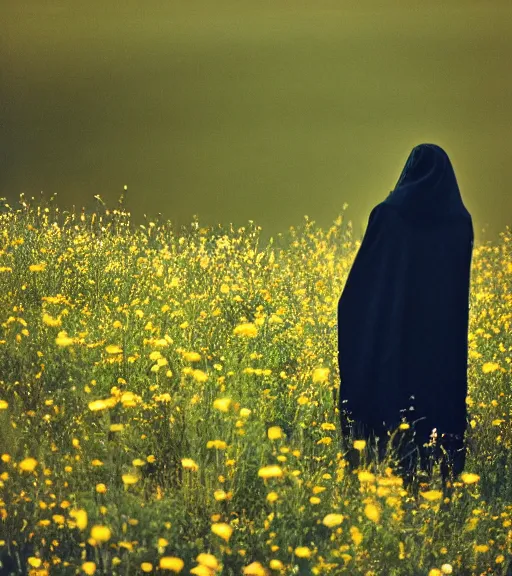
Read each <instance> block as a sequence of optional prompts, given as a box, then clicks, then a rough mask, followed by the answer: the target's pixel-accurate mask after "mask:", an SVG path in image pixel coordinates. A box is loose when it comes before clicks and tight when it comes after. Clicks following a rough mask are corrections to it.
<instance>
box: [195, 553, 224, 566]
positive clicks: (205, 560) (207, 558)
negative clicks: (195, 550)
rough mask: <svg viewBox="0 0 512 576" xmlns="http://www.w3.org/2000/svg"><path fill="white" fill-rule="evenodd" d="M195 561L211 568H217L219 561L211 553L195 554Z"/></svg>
mask: <svg viewBox="0 0 512 576" xmlns="http://www.w3.org/2000/svg"><path fill="white" fill-rule="evenodd" d="M196 561H197V562H199V564H202V565H203V566H206V567H207V568H210V569H211V570H219V568H220V566H219V562H218V560H217V558H215V556H214V555H213V554H206V553H204V552H203V553H201V554H199V555H198V556H197V558H196Z"/></svg>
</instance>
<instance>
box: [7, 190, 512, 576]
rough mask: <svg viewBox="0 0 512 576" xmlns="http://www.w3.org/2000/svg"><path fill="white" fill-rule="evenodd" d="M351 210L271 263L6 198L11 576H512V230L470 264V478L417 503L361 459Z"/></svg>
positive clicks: (217, 231)
mask: <svg viewBox="0 0 512 576" xmlns="http://www.w3.org/2000/svg"><path fill="white" fill-rule="evenodd" d="M345 209H346V206H345V207H344V208H343V212H342V213H341V215H340V216H339V217H338V218H337V219H336V220H335V221H334V222H333V224H332V226H331V227H330V228H328V229H322V228H320V227H318V226H317V225H316V224H315V223H314V222H312V221H310V220H309V219H307V218H305V220H304V221H303V222H302V223H301V224H300V226H297V227H293V228H290V229H289V230H287V231H286V232H283V234H280V235H277V236H276V237H274V239H273V240H271V241H270V242H268V243H266V244H265V245H263V243H262V241H261V239H260V228H259V227H258V226H256V225H255V224H254V223H252V222H249V223H248V225H247V226H246V227H242V228H234V227H232V226H224V227H222V226H220V225H219V226H217V227H209V228H203V227H201V226H200V224H199V223H198V222H197V221H193V222H192V223H191V225H189V226H187V227H184V228H182V229H181V230H176V229H174V228H173V227H172V225H171V224H170V223H169V222H163V221H155V222H150V221H149V220H148V219H146V223H145V224H144V225H140V226H135V225H134V224H133V223H132V222H131V221H130V215H129V213H127V212H126V211H124V210H123V208H122V206H120V207H119V209H116V210H109V209H107V208H105V207H104V206H103V205H101V206H100V205H98V210H96V211H95V212H94V213H84V212H62V211H59V209H58V208H57V207H55V205H54V204H53V201H52V200H50V201H46V202H42V201H41V202H35V201H32V202H30V203H29V202H27V201H26V200H25V199H24V198H23V197H21V198H20V203H19V206H18V207H11V206H9V205H7V204H6V203H5V201H4V203H3V205H2V206H0V238H1V241H0V326H1V328H0V430H1V433H0V458H1V460H0V561H1V563H2V566H1V567H0V574H2V575H3V574H6V575H7V574H29V575H31V576H36V575H37V576H44V575H47V574H51V575H61V574H62V575H75V574H89V575H92V574H98V575H99V574H104V575H119V576H121V575H123V576H124V575H126V576H128V575H132V574H175V573H180V574H195V575H197V576H215V575H217V574H219V575H220V574H222V575H235V574H236V575H239V574H240V575H242V574H245V575H254V576H260V575H266V576H270V575H273V574H275V575H290V574H297V575H318V574H335V575H337V574H347V575H350V576H359V575H361V576H378V575H385V576H396V575H409V576H410V575H418V576H427V575H428V576H440V575H442V574H454V575H473V574H474V575H481V574H493V575H503V576H505V575H506V574H509V573H511V572H508V570H512V567H510V565H511V564H512V450H511V448H512V425H511V415H512V390H511V380H512V235H511V231H510V230H509V229H507V231H506V232H503V233H502V234H501V235H500V241H499V242H498V243H495V244H491V243H487V244H483V245H476V246H475V249H474V253H473V266H472V288H471V309H470V334H469V346H470V353H469V356H470V363H469V396H468V399H467V403H468V410H469V424H468V432H467V435H466V439H467V446H468V448H467V458H466V470H465V472H464V474H462V475H461V477H460V478H459V479H458V481H457V482H455V483H454V485H453V490H452V492H451V494H450V497H448V496H446V494H445V493H444V492H443V490H442V488H441V479H440V474H439V470H438V469H437V468H436V469H435V470H434V474H433V476H432V477H431V478H428V477H425V478H423V479H422V481H421V484H420V487H419V491H418V493H417V494H416V493H412V492H410V491H409V490H406V489H404V487H403V484H402V480H401V478H400V477H398V476H397V475H395V474H394V462H393V459H392V455H390V457H389V459H388V460H386V461H385V462H382V463H380V464H379V465H378V466H375V465H373V464H372V465H366V464H365V446H364V442H361V441H360V440H358V439H357V438H354V439H351V440H350V442H348V443H342V442H341V438H340V431H339V422H338V412H337V408H336V406H337V391H338V387H339V381H338V367H337V332H336V320H337V319H336V306H337V302H338V298H339V296H340V294H341V291H342V288H343V284H344V282H345V279H346V277H347V274H348V271H349V269H350V266H351V264H352V261H353V259H354V256H355V254H356V252H357V249H358V247H359V240H358V239H356V238H354V237H353V232H352V227H351V224H350V222H346V219H345V216H344V212H345ZM440 330H442V327H440ZM353 441H355V442H356V444H355V446H356V448H358V449H360V451H361V454H362V462H363V464H362V466H361V468H359V469H357V470H355V471H354V472H351V471H350V470H349V468H348V465H347V463H346V460H345V459H344V455H345V454H346V449H347V446H348V445H349V444H350V443H352V442H353ZM352 446H353V443H352ZM352 446H351V447H352Z"/></svg>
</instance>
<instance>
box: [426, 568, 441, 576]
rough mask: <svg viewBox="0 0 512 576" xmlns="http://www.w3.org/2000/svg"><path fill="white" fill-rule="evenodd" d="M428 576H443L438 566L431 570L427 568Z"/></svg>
mask: <svg viewBox="0 0 512 576" xmlns="http://www.w3.org/2000/svg"><path fill="white" fill-rule="evenodd" d="M428 576H443V573H442V572H441V570H439V568H432V570H429V572H428Z"/></svg>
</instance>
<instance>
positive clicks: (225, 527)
mask: <svg viewBox="0 0 512 576" xmlns="http://www.w3.org/2000/svg"><path fill="white" fill-rule="evenodd" d="M211 529H212V532H213V533H214V534H216V535H217V536H219V537H220V538H222V539H223V540H225V541H226V542H227V541H228V540H229V539H230V538H231V534H232V533H233V528H231V526H230V525H229V524H225V523H223V522H221V523H216V524H212V527H211Z"/></svg>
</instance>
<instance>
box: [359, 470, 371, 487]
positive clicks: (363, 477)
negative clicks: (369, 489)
mask: <svg viewBox="0 0 512 576" xmlns="http://www.w3.org/2000/svg"><path fill="white" fill-rule="evenodd" d="M357 478H358V479H359V482H361V483H368V484H373V482H375V474H372V473H371V472H368V470H361V472H359V474H358V475H357Z"/></svg>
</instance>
